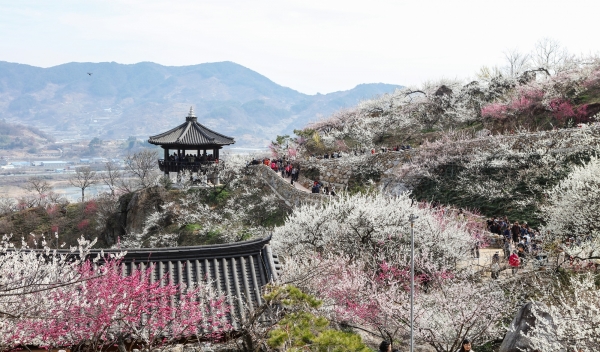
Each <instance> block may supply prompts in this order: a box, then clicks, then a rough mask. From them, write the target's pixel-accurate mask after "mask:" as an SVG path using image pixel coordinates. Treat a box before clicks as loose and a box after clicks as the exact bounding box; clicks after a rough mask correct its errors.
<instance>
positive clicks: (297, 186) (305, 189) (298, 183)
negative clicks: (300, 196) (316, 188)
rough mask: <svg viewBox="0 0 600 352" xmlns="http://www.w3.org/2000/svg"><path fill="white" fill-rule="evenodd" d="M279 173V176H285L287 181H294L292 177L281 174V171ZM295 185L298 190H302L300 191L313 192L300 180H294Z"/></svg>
mask: <svg viewBox="0 0 600 352" xmlns="http://www.w3.org/2000/svg"><path fill="white" fill-rule="evenodd" d="M277 174H278V175H279V177H281V178H283V179H284V180H286V181H287V182H289V183H290V184H291V183H292V179H291V177H283V176H281V173H279V172H278V173H277ZM293 186H294V187H295V188H296V189H297V190H300V191H303V192H306V193H312V192H311V191H310V190H309V189H308V188H306V187H304V186H302V184H300V182H298V181H296V182H294V185H293Z"/></svg>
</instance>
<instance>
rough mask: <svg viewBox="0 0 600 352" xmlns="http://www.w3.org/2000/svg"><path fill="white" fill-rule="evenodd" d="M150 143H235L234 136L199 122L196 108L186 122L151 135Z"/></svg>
mask: <svg viewBox="0 0 600 352" xmlns="http://www.w3.org/2000/svg"><path fill="white" fill-rule="evenodd" d="M148 143H151V144H156V145H173V146H176V145H180V146H203V145H210V146H218V145H229V144H233V143H235V141H234V139H233V138H232V137H227V136H225V135H222V134H220V133H217V132H215V131H213V130H211V129H209V128H207V127H205V126H204V125H202V124H200V123H198V119H197V117H196V115H194V109H193V108H190V113H189V115H188V116H187V117H186V119H185V123H183V124H181V125H179V126H177V127H175V128H173V129H171V130H169V131H167V132H163V133H161V134H157V135H156V136H151V137H150V138H149V139H148Z"/></svg>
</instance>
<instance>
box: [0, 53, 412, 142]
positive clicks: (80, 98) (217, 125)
mask: <svg viewBox="0 0 600 352" xmlns="http://www.w3.org/2000/svg"><path fill="white" fill-rule="evenodd" d="M397 88H401V86H398V85H391V84H383V83H375V84H360V85H358V86H357V87H355V88H353V89H351V90H347V91H341V92H334V93H329V94H316V95H307V94H303V93H300V92H298V91H295V90H293V89H291V88H287V87H283V86H280V85H278V84H276V83H274V82H273V81H271V80H269V79H268V78H267V77H265V76H262V75H261V74H259V73H257V72H255V71H252V70H250V69H248V68H246V67H243V66H241V65H238V64H236V63H233V62H217V63H204V64H198V65H192V66H178V67H173V66H162V65H159V64H156V63H151V62H141V63H137V64H131V65H125V64H118V63H115V62H103V63H67V64H63V65H58V66H54V67H49V68H40V67H34V66H29V65H23V64H15V63H9V62H2V61H0V119H6V120H7V121H11V122H18V123H21V124H25V125H30V126H34V127H37V128H39V129H41V130H43V131H45V132H47V133H49V134H51V135H53V136H55V137H56V138H57V139H62V138H82V137H88V138H92V137H100V138H104V139H108V138H127V137H129V136H136V137H139V138H147V137H148V136H149V135H153V134H157V133H160V132H163V131H166V130H167V129H169V128H171V127H175V126H176V125H177V124H179V123H181V122H183V121H184V118H185V116H186V114H187V111H188V110H189V107H190V106H194V110H195V111H196V115H197V116H198V121H199V122H201V123H202V124H205V125H206V126H208V127H210V128H213V129H216V130H217V131H219V132H222V133H224V134H227V135H231V136H233V137H235V138H236V141H237V142H238V143H237V145H241V146H244V145H246V146H260V145H265V144H266V143H267V141H268V140H270V139H273V138H274V137H275V135H277V134H282V133H290V132H291V131H292V130H293V129H294V128H300V127H303V126H305V125H306V124H307V123H308V122H309V121H315V120H317V119H318V118H319V116H323V117H326V116H328V115H329V114H331V113H333V112H335V111H336V110H339V109H340V108H344V107H351V106H354V105H356V104H357V103H358V102H359V101H360V100H364V99H368V98H372V97H374V96H377V95H382V94H385V93H391V92H393V91H394V90H395V89H397Z"/></svg>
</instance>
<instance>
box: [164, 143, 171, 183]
mask: <svg viewBox="0 0 600 352" xmlns="http://www.w3.org/2000/svg"><path fill="white" fill-rule="evenodd" d="M163 148H164V149H165V159H164V161H163V165H164V168H165V176H169V166H170V165H169V148H168V147H163Z"/></svg>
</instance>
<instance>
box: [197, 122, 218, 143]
mask: <svg viewBox="0 0 600 352" xmlns="http://www.w3.org/2000/svg"><path fill="white" fill-rule="evenodd" d="M197 125H200V124H199V123H198V122H194V128H195V129H196V130H197V131H198V132H200V133H201V134H202V135H203V136H204V137H206V138H207V139H209V140H211V141H214V140H215V137H211V136H209V135H208V134H206V132H204V131H203V130H202V128H201V127H203V126H202V125H200V126H197Z"/></svg>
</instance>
